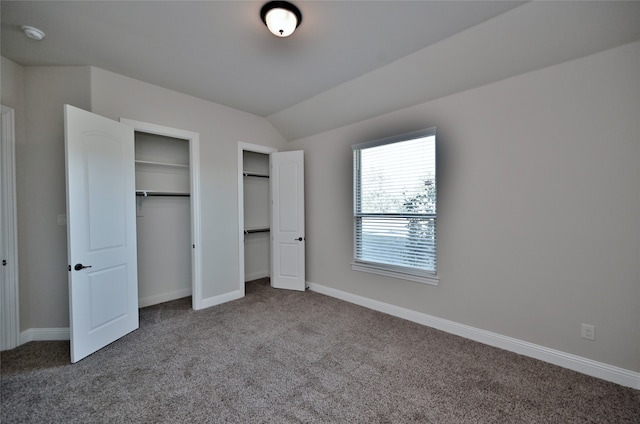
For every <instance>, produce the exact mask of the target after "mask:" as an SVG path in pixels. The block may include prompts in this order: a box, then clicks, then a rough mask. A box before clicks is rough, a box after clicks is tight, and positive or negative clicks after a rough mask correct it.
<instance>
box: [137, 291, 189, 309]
mask: <svg viewBox="0 0 640 424" xmlns="http://www.w3.org/2000/svg"><path fill="white" fill-rule="evenodd" d="M187 296H191V287H189V288H186V289H181V290H176V291H173V292H170V293H162V294H157V295H155V296H147V297H141V298H139V299H138V308H146V307H147V306H151V305H157V304H158V303H164V302H169V301H170V300H176V299H182V298H183V297H187Z"/></svg>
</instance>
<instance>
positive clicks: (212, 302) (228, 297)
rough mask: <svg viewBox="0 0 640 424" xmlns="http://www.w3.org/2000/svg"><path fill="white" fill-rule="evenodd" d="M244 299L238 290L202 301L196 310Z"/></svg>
mask: <svg viewBox="0 0 640 424" xmlns="http://www.w3.org/2000/svg"><path fill="white" fill-rule="evenodd" d="M242 297H244V293H243V292H242V291H240V290H235V291H232V292H229V293H224V294H221V295H218V296H213V297H207V298H206V299H202V303H201V304H200V305H199V307H198V308H197V309H205V308H209V307H211V306H216V305H220V304H222V303H227V302H231V301H232V300H236V299H240V298H242Z"/></svg>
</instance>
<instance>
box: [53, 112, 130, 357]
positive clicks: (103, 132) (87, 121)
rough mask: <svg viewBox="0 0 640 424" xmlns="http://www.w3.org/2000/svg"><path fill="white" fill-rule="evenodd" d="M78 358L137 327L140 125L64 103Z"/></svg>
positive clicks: (73, 329)
mask: <svg viewBox="0 0 640 424" xmlns="http://www.w3.org/2000/svg"><path fill="white" fill-rule="evenodd" d="M65 147H66V172H67V231H68V239H67V240H68V250H69V264H70V265H69V308H70V318H69V319H70V327H71V362H77V361H79V360H80V359H82V358H84V357H86V356H88V355H90V354H92V353H93V352H95V351H97V350H99V349H101V348H102V347H104V346H106V345H108V344H109V343H111V342H113V341H115V340H117V339H119V338H120V337H122V336H124V335H125V334H127V333H129V332H131V331H133V330H135V329H137V328H138V281H137V262H136V207H135V169H134V133H133V128H131V127H129V126H127V125H123V124H121V123H119V122H116V121H112V120H111V119H107V118H104V117H102V116H98V115H95V114H93V113H90V112H86V111H84V110H81V109H78V108H75V107H73V106H69V105H65Z"/></svg>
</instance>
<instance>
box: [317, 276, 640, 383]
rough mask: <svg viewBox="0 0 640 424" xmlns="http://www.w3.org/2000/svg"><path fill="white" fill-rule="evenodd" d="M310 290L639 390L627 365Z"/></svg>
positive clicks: (637, 379)
mask: <svg viewBox="0 0 640 424" xmlns="http://www.w3.org/2000/svg"><path fill="white" fill-rule="evenodd" d="M308 285H309V289H310V290H311V291H314V292H316V293H320V294H324V295H327V296H331V297H335V298H337V299H340V300H344V301H346V302H349V303H354V304H356V305H360V306H364V307H365V308H369V309H373V310H376V311H379V312H384V313H386V314H389V315H393V316H396V317H398V318H403V319H406V320H408V321H413V322H415V323H418V324H422V325H426V326H428V327H432V328H435V329H438V330H442V331H445V332H447V333H451V334H455V335H457V336H461V337H464V338H467V339H470V340H474V341H477V342H480V343H484V344H487V345H489V346H494V347H498V348H501V349H504V350H508V351H511V352H515V353H518V354H520V355H524V356H528V357H531V358H535V359H539V360H541V361H545V362H548V363H551V364H554V365H558V366H561V367H563V368H568V369H570V370H573V371H577V372H580V373H583V374H587V375H590V376H592V377H597V378H601V379H603V380H607V381H611V382H613V383H616V384H620V385H621V386H626V387H632V388H634V389H638V390H640V373H638V372H635V371H630V370H626V369H624V368H619V367H615V366H613V365H609V364H605V363H602V362H597V361H594V360H591V359H587V358H583V357H581V356H577V355H573V354H570V353H566V352H562V351H559V350H555V349H550V348H548V347H544V346H540V345H536V344H533V343H529V342H526V341H523V340H519V339H514V338H512V337H507V336H503V335H501V334H498V333H493V332H491V331H486V330H482V329H479V328H475V327H471V326H468V325H465V324H460V323H457V322H454V321H449V320H446V319H442V318H438V317H435V316H433V315H428V314H425V313H422V312H416V311H412V310H411V309H406V308H401V307H399V306H395V305H391V304H388V303H384V302H380V301H377V300H373V299H369V298H366V297H363V296H358V295H355V294H351V293H347V292H344V291H341V290H337V289H334V288H331V287H327V286H323V285H320V284H315V283H308Z"/></svg>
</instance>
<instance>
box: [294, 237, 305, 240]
mask: <svg viewBox="0 0 640 424" xmlns="http://www.w3.org/2000/svg"><path fill="white" fill-rule="evenodd" d="M294 240H298V241H302V240H304V239H303V238H302V237H298V238H297V239H294Z"/></svg>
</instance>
